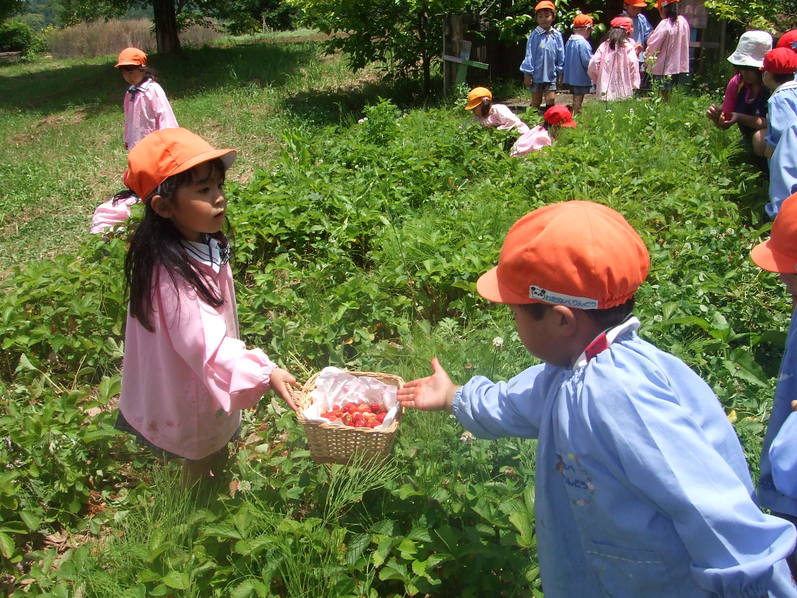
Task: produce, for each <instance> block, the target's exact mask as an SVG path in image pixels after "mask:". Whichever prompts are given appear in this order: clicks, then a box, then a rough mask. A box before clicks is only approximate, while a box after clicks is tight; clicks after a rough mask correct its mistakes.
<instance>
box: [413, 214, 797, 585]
mask: <svg viewBox="0 0 797 598" xmlns="http://www.w3.org/2000/svg"><path fill="white" fill-rule="evenodd" d="M648 265H649V257H648V252H647V249H646V247H645V244H644V243H643V241H642V239H640V237H639V235H638V234H637V233H636V232H635V231H634V229H633V228H631V226H630V225H629V224H628V222H626V220H625V219H624V218H623V217H622V215H620V214H619V213H618V212H616V211H615V210H612V209H611V208H608V207H606V206H603V205H600V204H597V203H593V202H586V201H569V202H564V203H558V204H553V205H548V206H544V207H542V208H539V209H537V210H534V211H533V212H530V213H529V214H526V215H525V216H523V217H522V218H521V219H520V220H518V221H517V222H516V223H515V224H514V225H513V226H512V228H511V229H510V230H509V232H508V233H507V236H506V240H505V241H504V244H503V247H502V248H501V254H500V257H499V259H498V265H497V266H496V267H495V268H493V269H491V270H490V271H488V272H487V273H486V274H484V275H482V276H481V277H480V278H479V280H478V282H477V285H476V288H477V290H478V292H479V294H481V295H482V296H483V297H484V298H486V299H488V300H489V301H494V302H497V303H506V304H508V305H509V307H510V309H511V310H512V312H513V314H514V316H515V323H516V326H517V331H518V334H519V336H520V339H521V341H522V342H523V344H524V345H525V347H526V349H527V350H528V351H529V352H530V353H531V354H532V355H534V356H536V357H538V358H539V359H541V360H543V361H544V362H545V363H543V364H540V365H536V366H532V367H530V368H529V369H527V370H525V371H523V372H521V373H520V374H518V375H517V376H516V377H514V378H512V379H511V380H509V381H507V382H492V381H490V380H488V379H487V378H484V377H482V376H476V377H474V378H471V380H470V381H468V382H467V383H466V384H465V385H464V386H457V385H455V384H454V383H452V381H451V379H450V378H449V376H448V374H447V373H446V372H445V370H444V369H443V368H442V367H441V365H440V364H439V362H438V361H437V359H433V360H432V369H433V374H432V375H431V376H429V377H427V378H421V379H418V380H413V381H411V382H408V383H407V384H406V385H405V386H404V388H402V389H401V390H400V391H399V399H400V401H401V402H402V404H403V405H404V406H406V407H414V408H417V409H427V410H449V411H451V412H452V413H453V414H454V415H455V417H456V418H457V419H458V420H459V421H460V422H461V423H462V424H463V426H465V428H467V429H468V430H469V431H470V432H471V433H472V434H474V435H475V436H478V437H481V438H498V437H503V436H518V437H525V438H537V439H539V440H538V443H537V450H536V463H537V464H536V472H535V476H536V480H535V486H536V493H535V497H536V498H535V516H536V524H537V526H536V527H537V530H536V540H537V548H538V554H539V559H540V571H541V575H542V584H543V587H544V588H545V596H546V598H574V597H579V598H592V597H595V598H597V597H599V596H624V597H625V596H627V597H635V598H636V597H643V596H644V597H645V598H665V597H666V598H672V597H673V596H679V597H681V596H691V597H705V598H709V597H711V596H740V597H741V596H751V597H753V596H755V597H758V596H765V595H767V593H768V592H771V594H769V595H772V596H779V597H781V598H783V597H794V596H797V589H795V587H794V583H793V581H792V580H791V577H790V575H789V570H788V567H787V565H786V562H785V561H784V560H783V559H784V557H785V556H786V555H787V554H789V553H790V552H791V550H792V547H793V546H794V543H795V539H796V538H797V532H795V529H794V527H793V526H792V525H791V524H789V523H787V522H785V521H783V520H782V519H778V518H777V517H773V516H770V515H765V514H764V513H762V512H761V510H760V509H759V508H758V507H757V506H756V504H755V502H754V500H753V498H752V493H753V484H752V481H751V479H750V474H749V472H748V470H747V464H746V463H745V460H744V455H743V453H742V449H741V446H740V444H739V441H738V439H737V437H736V433H735V432H734V429H733V427H732V426H731V424H730V422H729V421H728V418H727V417H726V416H725V413H724V411H723V409H722V406H721V405H720V403H719V401H718V400H717V398H716V396H715V395H714V393H713V392H712V390H711V389H710V388H709V386H708V385H707V384H706V383H705V382H703V380H701V379H700V378H699V377H698V376H697V375H696V374H695V373H694V372H693V371H692V370H691V369H689V367H687V366H686V365H685V364H684V363H683V362H681V361H680V360H679V359H677V358H675V357H674V356H672V355H670V354H668V353H666V352H664V351H661V350H660V349H657V348H656V347H654V346H653V345H651V344H650V343H648V342H646V341H644V340H642V339H641V338H640V337H639V336H638V335H637V332H636V329H637V328H638V327H639V320H637V319H636V318H635V317H633V316H632V315H631V311H632V309H633V306H634V295H635V293H636V291H637V288H638V287H639V286H640V285H641V284H642V282H643V281H644V280H645V277H646V275H647V273H648Z"/></svg>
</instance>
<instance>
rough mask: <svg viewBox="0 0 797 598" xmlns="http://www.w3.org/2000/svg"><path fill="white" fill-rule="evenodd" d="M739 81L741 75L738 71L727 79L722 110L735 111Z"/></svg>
mask: <svg viewBox="0 0 797 598" xmlns="http://www.w3.org/2000/svg"><path fill="white" fill-rule="evenodd" d="M741 81H742V76H741V75H740V74H739V73H736V74H735V75H734V76H733V77H731V78H730V79H729V80H728V84H727V85H726V86H725V95H724V96H723V98H722V112H728V113H730V112H736V98H737V96H738V95H739V85H740V84H741Z"/></svg>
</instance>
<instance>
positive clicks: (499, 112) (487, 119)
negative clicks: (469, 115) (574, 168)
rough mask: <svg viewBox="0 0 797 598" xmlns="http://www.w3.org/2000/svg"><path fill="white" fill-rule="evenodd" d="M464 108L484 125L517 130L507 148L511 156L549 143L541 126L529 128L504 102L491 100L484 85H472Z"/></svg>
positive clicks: (517, 156)
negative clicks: (512, 141) (513, 141)
mask: <svg viewBox="0 0 797 598" xmlns="http://www.w3.org/2000/svg"><path fill="white" fill-rule="evenodd" d="M465 110H472V111H473V117H474V118H475V119H476V120H477V121H479V122H480V123H481V124H482V125H483V126H485V127H497V128H498V129H499V130H504V131H512V130H514V131H517V132H518V133H519V134H520V137H519V138H518V139H517V141H515V143H514V144H513V145H512V147H511V148H510V150H509V155H510V156H511V157H513V158H519V157H520V156H525V155H526V154H528V153H531V152H533V151H536V150H538V149H542V148H543V147H545V146H547V145H551V137H550V135H549V134H548V131H547V130H546V129H545V128H544V127H542V126H536V127H534V128H531V129H530V128H529V126H528V125H527V124H526V123H524V122H523V121H522V120H520V118H518V116H517V115H516V114H515V113H514V112H512V111H511V110H510V109H509V108H508V107H507V106H505V105H504V104H496V103H494V102H493V94H492V92H491V91H490V90H489V89H487V88H486V87H474V88H473V89H471V90H470V92H469V93H468V103H467V104H466V105H465Z"/></svg>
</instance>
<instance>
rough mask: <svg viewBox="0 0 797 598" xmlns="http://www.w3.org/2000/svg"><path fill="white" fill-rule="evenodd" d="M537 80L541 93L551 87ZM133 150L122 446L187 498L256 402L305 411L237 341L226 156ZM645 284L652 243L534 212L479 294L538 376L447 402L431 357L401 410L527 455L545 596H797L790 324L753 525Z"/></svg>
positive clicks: (152, 138)
mask: <svg viewBox="0 0 797 598" xmlns="http://www.w3.org/2000/svg"><path fill="white" fill-rule="evenodd" d="M629 18H631V17H629ZM615 42H619V40H618V39H615ZM648 47H649V46H648ZM120 62H121V60H120ZM138 66H142V65H138ZM139 70H140V69H139ZM535 72H536V71H535ZM539 76H540V75H537V74H532V75H531V77H532V79H531V80H532V82H533V81H535V80H536V81H537V82H538V84H540V85H543V84H544V83H545V81H540V80H539V79H535V77H539ZM126 79H127V77H126ZM142 83H143V81H141V80H139V81H137V82H132V83H131V85H134V86H136V87H141V84H142ZM151 86H152V84H150V88H151ZM548 91H550V90H549V89H545V88H544V86H543V88H541V89H540V93H546V92H548ZM485 92H486V93H485ZM136 93H138V92H136ZM132 99H134V98H131V100H132ZM468 107H469V109H472V110H474V111H475V114H476V115H477V118H480V119H484V120H485V121H490V123H491V124H496V125H497V126H503V127H505V128H515V129H517V130H518V132H520V133H521V139H522V138H523V137H524V136H526V135H528V139H526V140H524V141H523V143H521V142H520V140H518V144H516V145H519V147H518V151H523V150H524V148H526V147H530V146H531V145H534V144H540V143H544V141H540V139H542V138H543V137H542V132H540V131H537V132H536V133H534V134H533V135H532V134H531V133H532V131H533V129H528V127H525V125H523V123H522V122H519V121H517V120H516V117H514V115H512V114H511V113H510V112H508V111H507V110H504V109H502V108H500V105H498V104H493V103H492V97H491V94H490V93H489V91H487V90H482V91H479V92H477V93H474V94H473V97H469V101H468ZM563 109H564V110H566V109H565V108H564V107H561V106H554V107H549V108H548V110H546V114H548V117H546V120H547V121H548V122H549V123H551V124H552V125H554V126H573V125H572V124H571V123H572V118H569V119H568V118H567V117H566V115H565V114H563V112H562V110H563ZM174 124H175V125H176V122H175V123H174ZM524 127H525V128H524ZM527 129H528V130H527ZM780 134H781V136H783V135H785V134H787V133H785V132H783V131H781V132H780ZM130 141H132V143H130ZM127 142H128V144H129V145H130V151H129V153H128V158H127V162H128V168H127V171H126V173H125V183H126V185H127V186H128V187H129V188H130V190H131V191H132V192H134V193H135V196H136V197H137V198H140V201H142V202H143V204H144V215H143V219H142V220H141V221H140V222H139V223H138V224H137V225H136V228H135V230H134V231H133V235H132V237H131V240H130V246H129V251H128V254H127V257H126V260H125V267H124V272H125V274H124V275H125V280H126V288H127V290H128V293H129V301H130V302H129V308H128V315H127V322H126V330H125V353H124V360H123V369H122V393H121V399H120V412H119V416H118V422H117V426H118V427H119V428H120V429H123V430H127V431H129V432H131V433H133V434H134V435H135V436H136V437H137V438H138V439H139V440H140V441H141V442H142V443H144V444H146V445H149V446H151V447H152V448H154V449H155V450H156V451H157V452H158V453H159V454H162V455H166V456H173V457H178V458H181V459H182V462H183V476H184V477H183V479H184V482H185V484H186V485H189V484H191V483H193V482H194V481H196V480H197V479H200V478H204V477H206V476H208V475H211V474H215V473H218V472H219V471H220V470H222V469H223V468H224V465H225V461H226V458H227V452H226V451H227V445H228V443H229V441H230V440H231V439H234V438H235V437H236V435H237V433H238V429H239V426H240V418H241V410H242V409H245V408H248V407H252V406H254V405H255V404H256V403H257V402H258V400H259V399H260V397H261V396H262V395H263V394H264V393H265V392H266V391H267V390H268V389H273V390H274V391H275V392H276V393H277V394H278V395H279V396H280V397H281V398H282V399H283V400H285V401H286V403H287V404H288V405H289V406H290V407H291V408H293V409H294V410H295V409H296V405H295V404H294V402H293V400H292V397H291V390H292V388H293V387H295V386H296V384H297V382H296V379H295V378H294V377H293V376H292V375H291V374H290V373H289V372H287V371H286V370H285V369H282V368H280V367H278V366H277V365H276V364H275V363H274V362H273V361H272V360H271V359H270V358H269V357H268V356H267V355H266V354H265V353H263V351H261V350H260V349H251V348H247V347H246V346H245V345H244V343H242V342H241V341H240V340H239V339H238V336H239V335H238V322H237V316H236V304H235V293H234V287H233V281H232V275H231V269H230V265H229V256H230V250H229V245H228V241H227V238H226V236H225V235H224V232H223V231H224V228H225V220H226V210H227V203H226V200H225V198H224V193H223V184H224V180H225V176H226V172H227V169H228V168H229V167H230V166H231V164H232V163H233V161H234V159H235V156H236V151H235V150H233V149H215V148H213V147H212V146H211V145H210V144H209V143H208V142H206V141H205V140H204V139H202V138H201V137H199V136H197V135H195V134H194V133H191V132H190V131H187V130H186V129H183V128H179V127H167V128H159V127H156V130H153V131H151V132H148V134H145V135H144V136H143V138H141V139H135V138H134V137H131V138H130V140H128V141H127ZM549 142H550V141H549ZM795 239H797V195H795V196H793V197H791V198H789V199H788V200H787V201H786V202H784V204H783V206H782V209H781V210H780V213H779V214H778V216H777V218H776V220H775V224H774V226H773V230H772V236H771V239H769V240H768V241H766V242H764V243H762V244H760V245H759V246H757V247H756V248H754V249H753V251H752V259H753V260H754V261H755V263H756V264H758V265H759V266H760V267H762V268H764V269H766V270H770V271H773V272H778V273H780V276H781V279H782V280H783V281H784V283H785V284H786V286H787V288H788V289H789V291H790V292H791V293H792V294H794V295H797V265H796V264H797V241H795ZM649 266H650V258H649V254H648V251H647V248H646V246H645V244H644V242H643V241H642V239H641V238H640V236H639V235H638V234H637V232H636V231H635V230H634V229H633V228H632V227H631V226H630V225H629V223H628V222H627V221H626V220H625V219H624V218H623V216H622V215H621V214H620V213H618V212H616V211H615V210H613V209H611V208H608V207H606V206H603V205H600V204H598V203H594V202H590V201H566V202H561V203H556V204H552V205H548V206H545V207H542V208H539V209H537V210H534V211H532V212H530V213H528V214H526V215H525V216H524V217H522V218H521V219H520V220H518V222H516V223H515V225H514V226H513V227H512V228H511V229H510V230H509V232H508V234H507V236H506V239H505V241H504V244H503V247H502V249H501V253H500V257H499V259H498V264H497V265H496V267H494V268H492V269H491V270H489V271H488V272H487V273H485V274H484V275H482V276H481V277H480V278H479V280H478V282H477V290H478V292H479V294H480V295H481V296H482V297H484V298H485V299H487V300H488V301H492V302H496V303H504V304H507V305H509V307H510V309H511V310H512V313H513V315H514V318H515V322H516V327H517V331H518V334H519V336H520V339H521V341H522V342H523V344H524V346H525V347H526V349H527V350H528V352H529V353H531V354H532V355H534V356H536V357H538V358H539V359H540V360H541V361H543V363H542V364H540V365H536V366H533V367H530V368H528V369H527V370H525V371H523V372H521V373H520V374H518V375H517V376H515V377H514V378H512V379H511V380H509V381H508V382H492V381H490V380H488V379H486V378H484V377H481V376H476V377H474V378H472V379H471V380H470V381H468V382H467V383H466V384H465V385H463V386H457V385H455V384H454V383H453V382H452V381H451V379H450V378H449V376H448V374H447V373H446V372H445V370H444V369H443V368H442V367H441V365H440V364H439V362H438V361H437V359H433V360H432V369H433V373H432V375H431V376H428V377H425V378H420V379H417V380H413V381H410V382H408V383H407V384H406V385H405V386H404V387H403V388H402V389H400V390H399V393H398V396H399V400H400V401H401V403H402V404H403V405H404V406H405V407H408V408H417V409H426V410H443V409H447V410H449V411H451V412H452V413H453V414H454V415H455V416H456V417H457V419H458V420H459V421H460V422H461V423H462V424H463V426H465V427H466V428H467V429H468V430H470V431H471V432H472V433H473V434H474V435H476V436H479V437H483V438H497V437H499V436H518V437H525V438H537V439H538V444H537V457H536V459H537V463H536V487H537V491H536V502H535V519H536V526H537V536H536V538H537V548H538V554H539V558H540V568H541V574H542V580H543V584H544V591H545V594H546V596H549V597H551V598H557V597H566V598H572V597H573V596H585V597H589V596H605V595H609V596H618V597H620V596H628V597H632V596H633V597H639V596H646V597H650V596H661V597H664V596H683V597H691V596H694V597H698V596H701V597H706V598H708V597H710V596H739V597H743V596H744V597H760V596H773V597H778V598H788V597H794V598H797V588H796V587H795V584H794V581H793V579H792V576H791V574H790V572H789V566H788V565H789V559H793V551H794V546H795V542H796V541H797V532H796V531H795V528H794V526H793V525H792V523H791V522H790V520H794V518H797V462H796V461H797V460H795V458H794V454H797V451H794V450H790V448H791V443H793V442H795V439H797V436H794V434H797V431H795V432H794V434H793V433H792V430H793V428H794V426H797V416H795V415H793V413H794V411H793V409H794V408H793V407H792V399H794V398H795V388H794V384H795V382H794V380H797V377H796V376H797V372H795V371H794V369H795V367H797V357H795V356H797V346H795V343H797V324H794V321H793V323H792V329H791V330H790V332H789V340H788V347H787V352H786V355H785V356H784V360H783V365H782V369H781V376H780V379H779V384H778V389H777V394H776V404H775V410H774V411H773V416H772V420H771V424H770V427H769V430H768V433H767V438H766V443H765V451H764V458H763V459H762V476H761V483H760V487H759V498H760V501H761V504H763V505H765V506H767V507H769V508H771V509H773V510H774V511H775V512H776V513H777V514H778V515H779V516H773V515H768V514H765V513H764V512H763V511H762V510H761V508H760V507H759V503H758V502H757V500H756V497H755V495H754V489H753V485H752V481H751V478H750V474H749V472H748V469H747V466H746V463H745V460H744V456H743V453H742V450H741V446H740V444H739V441H738V439H737V437H736V434H735V432H734V429H733V427H732V426H731V424H730V423H729V421H728V419H727V417H726V416H725V413H724V412H723V409H722V407H721V405H720V403H719V401H718V400H717V398H716V396H715V395H714V393H713V392H712V391H711V389H710V388H709V387H708V385H706V384H705V383H704V382H703V381H702V380H701V379H700V378H699V377H698V376H697V375H696V374H695V373H694V372H693V371H692V370H691V369H689V368H688V367H687V366H686V365H685V364H684V363H683V362H681V361H680V360H679V359H677V358H676V357H674V356H672V355H670V354H668V353H666V352H664V351H662V350H660V349H658V348H656V347H655V346H653V345H652V344H650V343H648V342H646V341H644V340H642V339H641V338H640V337H639V336H638V334H637V332H636V330H637V328H638V327H639V325H640V323H639V321H638V320H637V319H636V318H635V317H634V316H633V315H632V311H633V308H634V297H635V293H636V291H637V289H638V288H639V286H640V285H641V284H642V283H643V282H644V280H645V278H646V276H647V273H648V269H649Z"/></svg>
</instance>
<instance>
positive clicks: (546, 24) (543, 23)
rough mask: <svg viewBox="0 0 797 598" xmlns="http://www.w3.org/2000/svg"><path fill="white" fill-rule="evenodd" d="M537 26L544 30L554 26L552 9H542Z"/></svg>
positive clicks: (538, 12)
mask: <svg viewBox="0 0 797 598" xmlns="http://www.w3.org/2000/svg"><path fill="white" fill-rule="evenodd" d="M537 25H539V26H540V27H542V28H543V29H550V28H551V25H553V11H552V10H551V9H550V8H541V9H540V10H538V11H537Z"/></svg>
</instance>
